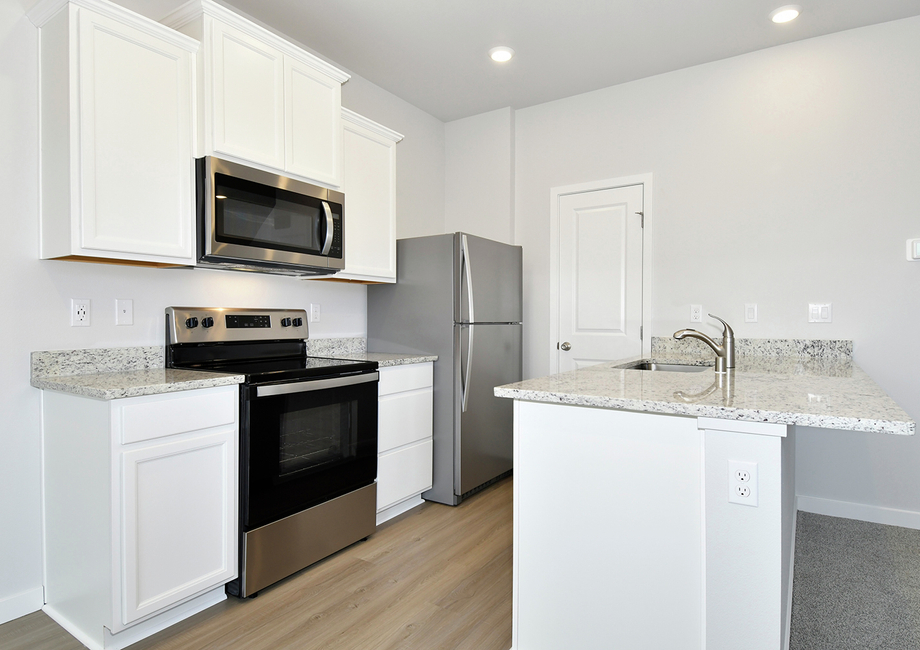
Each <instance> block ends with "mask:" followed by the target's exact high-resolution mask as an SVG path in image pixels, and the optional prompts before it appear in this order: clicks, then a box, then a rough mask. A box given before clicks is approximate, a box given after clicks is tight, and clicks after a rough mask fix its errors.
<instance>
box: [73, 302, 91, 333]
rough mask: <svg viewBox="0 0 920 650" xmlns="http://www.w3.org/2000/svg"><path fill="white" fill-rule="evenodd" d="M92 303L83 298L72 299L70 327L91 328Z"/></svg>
mask: <svg viewBox="0 0 920 650" xmlns="http://www.w3.org/2000/svg"><path fill="white" fill-rule="evenodd" d="M91 315H92V312H91V310H90V301H89V300H86V299H81V298H71V299H70V326H71V327H89V323H90V316H91Z"/></svg>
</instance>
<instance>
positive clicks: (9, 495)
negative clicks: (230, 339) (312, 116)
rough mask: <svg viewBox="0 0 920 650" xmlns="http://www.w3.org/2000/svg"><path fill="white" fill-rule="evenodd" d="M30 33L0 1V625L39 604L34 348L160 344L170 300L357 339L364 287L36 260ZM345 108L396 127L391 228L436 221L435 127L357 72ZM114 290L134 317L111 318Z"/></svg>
mask: <svg viewBox="0 0 920 650" xmlns="http://www.w3.org/2000/svg"><path fill="white" fill-rule="evenodd" d="M36 36H37V32H36V29H35V27H34V26H33V25H32V24H31V23H30V22H29V21H28V19H27V18H25V16H24V14H23V9H22V8H21V7H20V5H19V2H17V1H16V0H0V214H2V225H3V227H2V232H3V235H4V242H3V244H4V246H3V248H4V253H3V255H2V256H0V277H2V282H0V304H3V305H5V308H6V312H5V313H4V314H3V316H2V317H0V341H2V357H0V361H2V362H0V415H2V424H0V522H2V523H0V558H2V560H0V622H3V621H6V620H9V619H11V618H15V617H17V616H19V615H22V614H25V613H28V612H29V611H32V610H34V609H37V608H38V607H39V606H40V605H41V597H42V596H41V583H42V569H41V508H40V489H41V476H40V460H41V452H40V431H39V412H40V404H39V398H40V394H41V393H40V391H38V390H36V389H34V388H32V387H31V386H29V353H30V352H32V351H34V350H53V349H75V348H85V347H87V348H88V347H119V346H135V345H162V344H163V338H164V320H163V318H164V316H163V314H164V309H165V307H167V306H169V305H216V306H241V307H244V306H251V307H303V308H306V306H307V305H309V304H310V303H311V302H315V303H320V304H321V306H322V321H321V322H320V323H317V324H315V325H312V326H311V335H312V336H314V337H338V336H365V335H366V332H367V327H366V324H367V300H366V289H365V287H364V286H361V285H354V284H343V283H333V282H323V281H303V280H297V279H294V278H287V277H280V276H262V275H256V274H246V273H232V272H222V271H210V270H207V271H206V270H194V271H193V270H160V269H146V268H135V267H122V266H111V265H101V264H86V263H79V262H61V261H52V260H39V259H38V149H39V144H38V119H37V118H38V90H37V80H38V61H37V56H36V53H37V49H36V48H37V40H36ZM346 88H347V89H348V90H346V91H343V96H344V97H345V105H346V106H348V107H349V108H352V109H353V110H356V111H358V112H360V113H362V114H364V115H367V116H368V117H370V118H371V119H374V120H377V121H379V122H380V123H382V124H384V125H386V126H390V127H392V128H394V129H396V130H398V131H400V132H401V133H403V134H404V135H405V139H404V140H403V141H402V142H401V143H400V144H399V145H398V147H397V178H398V183H399V185H398V197H397V200H398V202H399V204H398V210H399V214H398V216H399V219H400V222H399V230H400V236H410V235H415V234H429V233H432V232H440V231H441V228H442V226H443V206H444V199H443V196H444V175H443V169H444V153H443V124H442V123H441V122H440V121H438V120H436V119H435V118H433V117H431V116H430V115H427V114H426V113H424V112H422V111H420V110H418V109H416V108H414V107H412V106H410V105H409V104H407V103H405V102H403V101H402V100H400V99H398V98H396V97H394V96H393V95H391V94H389V93H386V92H385V91H383V90H381V89H379V88H377V87H376V86H373V84H369V83H368V82H366V81H365V80H363V79H361V78H360V77H354V78H352V80H350V81H349V82H348V84H346ZM71 298H89V299H90V300H91V301H92V326H91V327H88V328H71V327H70V325H69V322H70V321H69V301H70V299H71ZM116 298H131V299H133V300H134V325H133V326H130V327H116V326H115V325H114V319H115V315H114V309H115V306H114V305H115V303H114V301H115V299H116Z"/></svg>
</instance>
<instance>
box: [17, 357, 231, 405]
mask: <svg viewBox="0 0 920 650" xmlns="http://www.w3.org/2000/svg"><path fill="white" fill-rule="evenodd" d="M31 365H32V377H31V382H30V383H31V384H32V385H33V386H34V387H35V388H41V389H42V390H56V391H60V392H62V393H70V394H71V395H79V396H81V397H92V398H94V399H106V400H107V399H118V398H121V397H138V396H140V395H158V394H160V393H175V392H178V391H183V390H193V389H196V388H211V387H212V386H229V385H233V384H241V383H243V381H245V379H246V378H245V377H244V376H243V375H229V374H223V373H216V372H202V371H199V370H175V369H172V368H164V348H162V347H159V346H146V347H131V348H90V349H85V350H48V351H43V352H33V353H32V357H31Z"/></svg>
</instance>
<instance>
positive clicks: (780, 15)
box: [770, 5, 802, 23]
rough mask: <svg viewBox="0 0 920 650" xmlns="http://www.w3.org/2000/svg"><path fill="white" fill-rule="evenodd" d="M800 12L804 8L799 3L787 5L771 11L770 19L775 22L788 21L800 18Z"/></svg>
mask: <svg viewBox="0 0 920 650" xmlns="http://www.w3.org/2000/svg"><path fill="white" fill-rule="evenodd" d="M800 13H802V8H801V7H800V6H799V5H785V6H783V7H780V8H779V9H774V10H773V11H771V12H770V20H772V21H773V22H774V23H788V22H789V21H790V20H795V19H796V18H798V17H799V14H800Z"/></svg>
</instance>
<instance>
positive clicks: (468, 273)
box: [460, 235, 476, 410]
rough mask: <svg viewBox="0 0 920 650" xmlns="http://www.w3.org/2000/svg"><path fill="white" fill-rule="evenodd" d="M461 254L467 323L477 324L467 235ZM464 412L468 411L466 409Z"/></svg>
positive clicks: (463, 238) (463, 237)
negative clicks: (467, 306) (474, 312)
mask: <svg viewBox="0 0 920 650" xmlns="http://www.w3.org/2000/svg"><path fill="white" fill-rule="evenodd" d="M460 254H461V256H462V259H463V269H464V271H465V273H466V295H467V301H468V303H469V306H470V317H469V320H468V321H467V322H469V323H475V322H476V318H475V316H473V273H472V271H471V270H470V243H469V242H468V241H467V239H466V235H462V236H461V237H460ZM460 317H461V318H462V317H463V314H460ZM472 341H473V334H472V332H471V333H470V343H471V344H472ZM463 410H466V408H464V409H463Z"/></svg>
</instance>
